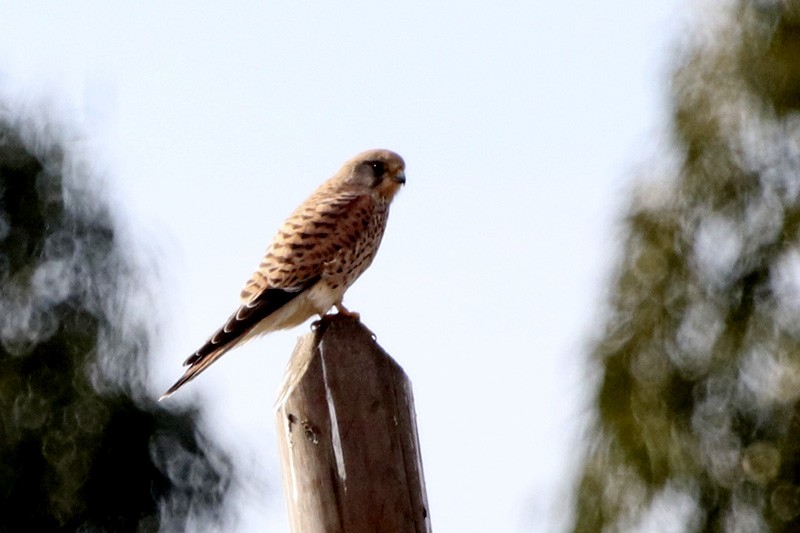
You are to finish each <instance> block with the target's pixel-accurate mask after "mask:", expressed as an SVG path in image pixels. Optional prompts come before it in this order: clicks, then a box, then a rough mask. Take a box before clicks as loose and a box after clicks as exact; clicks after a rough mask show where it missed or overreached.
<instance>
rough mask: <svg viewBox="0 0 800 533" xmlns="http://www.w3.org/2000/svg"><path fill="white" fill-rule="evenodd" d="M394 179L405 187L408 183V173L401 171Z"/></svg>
mask: <svg viewBox="0 0 800 533" xmlns="http://www.w3.org/2000/svg"><path fill="white" fill-rule="evenodd" d="M392 179H394V181H396V182H397V183H399V184H401V185H405V183H406V173H405V172H403V171H402V170H401V171H400V172H398V173H397V174H395V175H394V177H393V178H392Z"/></svg>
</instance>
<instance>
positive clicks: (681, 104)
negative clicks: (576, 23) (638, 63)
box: [574, 1, 800, 532]
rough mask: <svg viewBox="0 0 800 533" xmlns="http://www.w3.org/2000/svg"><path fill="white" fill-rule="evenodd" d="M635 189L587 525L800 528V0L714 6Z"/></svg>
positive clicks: (584, 480)
mask: <svg viewBox="0 0 800 533" xmlns="http://www.w3.org/2000/svg"><path fill="white" fill-rule="evenodd" d="M703 6H704V7H703V8H701V9H699V10H698V11H697V12H696V13H695V20H694V21H693V26H691V27H690V28H689V31H687V32H686V34H685V36H684V39H685V40H684V42H682V43H681V47H680V49H679V51H678V52H677V54H676V58H677V61H676V65H675V68H674V72H673V75H672V84H671V87H670V89H671V105H672V110H673V115H672V118H673V121H672V124H671V126H672V132H673V137H672V139H671V141H672V143H671V146H669V147H668V149H667V150H668V151H671V153H669V154H666V155H665V158H671V160H673V161H677V164H673V165H672V166H668V165H664V166H665V167H666V168H670V169H671V171H670V172H669V173H668V174H669V175H666V176H655V177H650V179H648V180H647V181H646V182H645V183H643V184H642V185H641V187H639V189H638V190H637V192H636V194H635V195H634V197H633V200H632V202H631V205H630V207H629V212H628V216H627V219H626V221H625V228H624V231H625V244H624V249H623V252H622V258H621V261H620V264H619V270H618V272H617V275H616V279H615V282H614V286H613V289H612V293H611V302H610V305H609V308H610V312H609V314H608V316H607V317H606V327H605V331H604V333H603V335H602V337H601V338H600V339H599V340H598V342H597V343H596V345H595V348H594V356H595V360H596V362H597V365H598V366H597V368H598V370H599V371H600V372H601V373H602V377H601V379H600V386H599V391H598V395H597V397H596V405H595V415H596V416H595V421H594V423H593V424H592V427H591V429H590V430H589V437H588V444H587V452H586V457H585V460H584V463H583V470H582V475H581V478H580V483H579V486H578V490H577V505H576V511H575V522H574V530H575V531H579V532H595V531H629V530H637V531H655V530H669V531H742V532H756V531H798V530H800V412H799V411H798V399H800V113H798V112H799V111H800V3H799V2H797V1H784V2H779V1H759V2H749V1H741V2H719V4H718V5H717V6H711V4H710V3H708V2H705V3H704V4H703Z"/></svg>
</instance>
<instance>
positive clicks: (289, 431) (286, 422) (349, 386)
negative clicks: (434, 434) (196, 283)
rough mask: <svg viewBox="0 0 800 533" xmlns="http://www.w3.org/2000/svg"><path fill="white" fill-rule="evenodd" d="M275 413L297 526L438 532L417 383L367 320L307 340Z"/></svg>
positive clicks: (337, 323)
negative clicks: (379, 341)
mask: <svg viewBox="0 0 800 533" xmlns="http://www.w3.org/2000/svg"><path fill="white" fill-rule="evenodd" d="M276 411H277V412H276V418H277V425H278V439H279V440H280V451H281V463H282V465H281V466H282V470H283V488H284V495H285V498H286V502H287V503H286V505H287V508H288V511H289V524H290V528H291V531H292V532H294V533H301V532H302V533H317V532H325V533H328V532H341V533H359V532H370V533H377V532H405V531H409V532H428V531H430V530H431V525H430V518H429V516H428V503H427V498H426V495H425V481H424V478H423V475H422V460H421V457H420V450H419V439H418V437H417V426H416V418H415V413H414V399H413V396H412V392H411V382H410V381H409V379H408V377H407V376H406V374H405V372H403V369H402V368H400V366H399V365H398V364H397V363H396V362H395V361H394V360H393V359H392V358H391V357H390V356H389V355H388V354H387V353H386V352H384V351H383V350H382V349H381V347H380V346H378V344H377V343H376V342H375V340H374V339H373V336H372V334H371V332H370V331H369V330H367V329H366V328H365V327H364V326H363V325H362V324H361V323H360V322H358V321H357V320H354V319H350V318H334V319H326V320H324V321H322V322H321V323H320V326H319V328H317V330H316V331H314V332H312V333H309V334H307V335H305V336H303V337H301V338H300V340H299V341H298V343H297V346H296V347H295V350H294V353H293V354H292V358H291V360H290V361H289V366H288V368H287V371H286V376H285V378H284V383H283V386H282V388H281V392H280V396H279V397H278V403H277V406H276Z"/></svg>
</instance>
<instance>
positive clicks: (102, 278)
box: [0, 107, 232, 532]
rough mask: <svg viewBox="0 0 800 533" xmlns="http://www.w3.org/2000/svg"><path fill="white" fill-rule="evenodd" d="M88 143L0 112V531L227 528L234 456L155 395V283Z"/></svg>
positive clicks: (41, 120) (35, 119) (43, 121)
mask: <svg viewBox="0 0 800 533" xmlns="http://www.w3.org/2000/svg"><path fill="white" fill-rule="evenodd" d="M81 146H82V145H81V143H80V142H76V141H75V139H74V138H71V136H70V135H67V134H65V132H64V131H63V129H59V127H57V126H55V125H54V124H53V123H51V122H49V121H48V117H41V116H33V115H28V116H17V117H15V116H14V114H13V112H12V111H11V110H9V109H5V108H2V107H0V531H3V532H18V531H115V532H118V531H119V532H124V531H141V532H144V531H159V530H161V531H183V530H185V529H187V527H188V526H189V525H190V524H191V523H192V522H191V521H192V520H194V521H197V520H203V521H205V522H204V523H206V524H211V523H218V524H220V523H221V520H222V504H223V502H224V500H225V495H226V494H227V491H228V488H229V486H230V483H231V473H232V467H231V461H230V459H229V458H228V457H227V456H226V455H225V453H223V452H222V451H221V450H219V449H217V448H215V446H214V445H213V443H211V442H210V441H209V440H208V439H207V438H205V437H204V436H203V434H202V432H201V431H200V430H199V429H198V415H197V412H195V411H186V410H183V411H180V410H166V409H164V408H163V406H160V405H159V404H157V403H156V402H154V401H153V399H151V398H150V397H149V394H148V392H147V391H146V390H145V387H144V379H145V377H146V365H147V355H148V348H149V345H150V342H151V338H152V335H153V331H154V325H153V324H151V323H148V320H152V318H150V315H148V314H147V313H146V306H147V305H157V303H156V302H154V301H152V300H151V298H152V296H151V292H150V291H152V290H153V289H154V288H153V287H152V286H151V284H152V282H149V281H148V273H147V272H144V270H143V269H142V267H140V266H138V265H137V262H136V260H135V258H134V257H133V256H132V255H131V251H130V249H129V248H127V247H126V246H123V245H121V243H120V239H119V237H118V235H119V231H118V228H117V225H116V224H117V222H116V220H115V219H114V217H113V216H112V213H111V209H110V207H109V205H108V201H107V200H106V199H105V196H104V194H105V193H104V190H103V185H102V183H103V182H102V180H100V179H98V178H97V176H96V175H94V174H95V173H94V171H93V169H92V163H91V154H90V153H88V152H87V151H86V150H85V149H82V148H81Z"/></svg>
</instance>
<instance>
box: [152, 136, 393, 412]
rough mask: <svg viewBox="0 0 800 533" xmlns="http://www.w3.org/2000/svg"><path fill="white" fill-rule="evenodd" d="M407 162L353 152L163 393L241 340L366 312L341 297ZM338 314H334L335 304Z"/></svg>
mask: <svg viewBox="0 0 800 533" xmlns="http://www.w3.org/2000/svg"><path fill="white" fill-rule="evenodd" d="M405 182H406V175H405V162H404V161H403V158H402V157H400V156H399V155H398V154H396V153H395V152H392V151H390V150H385V149H374V150H367V151H365V152H362V153H360V154H358V155H356V156H355V157H353V158H351V159H349V160H348V161H347V162H345V163H344V165H342V167H341V169H340V170H339V171H338V172H337V173H336V174H334V175H333V177H331V178H330V179H328V180H327V181H325V182H324V183H323V184H322V185H320V186H319V187H318V188H317V189H316V190H315V191H314V192H313V193H312V194H311V196H309V197H308V198H307V199H306V200H305V201H304V202H303V203H302V204H300V206H299V207H297V209H295V210H294V212H292V214H291V215H289V217H288V218H287V219H286V221H284V223H283V224H282V225H281V226H280V228H279V229H278V231H277V233H276V234H275V236H274V238H273V239H272V241H271V243H270V245H269V246H268V247H267V250H266V252H265V254H264V256H263V259H262V261H261V263H260V264H259V265H258V268H257V269H256V271H255V272H254V273H253V275H252V276H251V277H250V279H249V280H248V281H247V283H246V284H245V286H244V288H243V289H242V291H241V294H240V305H239V307H238V308H237V309H236V311H235V312H234V313H233V314H232V315H231V316H230V318H228V320H227V321H226V322H225V323H224V324H223V325H222V327H220V328H219V329H218V330H217V331H216V332H215V333H214V334H213V335H212V336H211V337H210V338H209V339H208V340H207V341H206V343H205V344H203V346H201V347H200V349H199V350H197V351H196V352H195V353H193V354H192V355H191V356H190V357H189V358H188V359H186V361H184V363H183V364H184V366H185V367H187V368H186V371H185V372H184V374H183V376H181V378H180V379H178V381H176V382H175V384H174V385H172V386H171V387H170V388H169V389H167V391H166V392H165V393H164V394H163V395H162V396H161V398H159V401H160V400H163V399H165V398H167V397H169V396H171V395H172V394H173V393H174V392H175V391H177V390H178V389H179V388H181V387H182V386H183V385H185V384H186V383H187V382H189V381H191V380H192V379H194V378H196V377H197V376H198V375H199V374H200V373H201V372H203V371H204V370H205V369H206V368H208V367H209V366H210V365H211V364H212V363H214V362H215V361H216V360H217V359H219V358H220V357H222V355H224V354H225V353H227V352H228V351H229V350H231V349H232V348H234V347H236V346H240V345H242V344H243V343H245V342H247V341H249V340H251V339H253V338H255V337H258V336H260V335H263V334H266V333H270V332H272V331H276V330H280V329H287V328H291V327H294V326H297V325H299V324H302V323H303V322H305V321H306V320H307V319H308V318H310V317H312V316H314V315H319V316H320V318H321V319H324V318H329V317H331V316H334V317H335V316H344V317H352V318H355V319H360V316H359V314H358V313H355V312H352V311H350V310H348V309H347V308H346V307H345V306H344V304H343V303H342V300H343V298H344V294H345V292H346V291H347V289H348V288H349V287H350V286H351V285H352V284H353V283H354V282H355V281H356V279H358V277H359V276H360V275H361V274H363V273H364V271H365V270H366V269H367V268H368V267H369V266H370V264H371V263H372V260H373V259H374V258H375V254H376V253H377V251H378V247H379V246H380V243H381V240H382V238H383V234H384V231H385V229H386V221H387V219H388V216H389V206H390V204H391V203H392V200H393V199H394V198H395V195H396V194H397V192H398V191H399V190H400V188H401V187H402V186H403V185H405ZM334 307H335V308H336V310H337V312H338V313H337V314H331V313H330V311H331V309H332V308H334Z"/></svg>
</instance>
